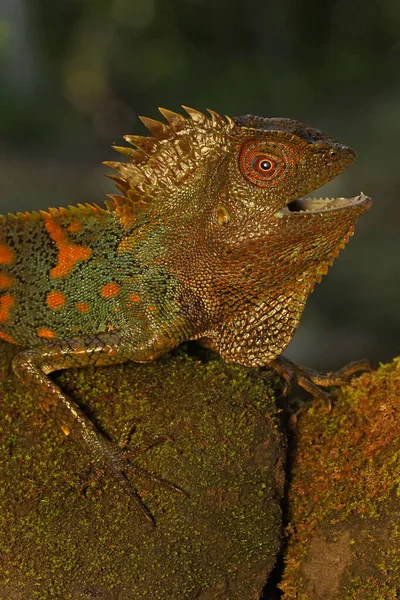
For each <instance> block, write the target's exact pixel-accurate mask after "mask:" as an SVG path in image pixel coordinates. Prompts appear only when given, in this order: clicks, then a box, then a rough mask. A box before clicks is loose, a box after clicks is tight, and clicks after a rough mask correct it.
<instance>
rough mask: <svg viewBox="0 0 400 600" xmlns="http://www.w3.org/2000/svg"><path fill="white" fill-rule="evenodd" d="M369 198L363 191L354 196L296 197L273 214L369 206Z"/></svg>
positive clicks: (333, 210)
mask: <svg viewBox="0 0 400 600" xmlns="http://www.w3.org/2000/svg"><path fill="white" fill-rule="evenodd" d="M370 205H371V199H370V198H368V196H366V195H365V194H363V192H360V194H359V195H358V196H355V197H354V198H298V199H296V200H292V202H289V203H288V204H286V205H285V206H283V207H282V208H280V209H279V210H278V211H277V212H276V213H275V216H283V215H291V216H302V215H306V214H311V213H319V214H322V213H326V212H336V211H341V210H343V209H349V208H355V207H359V206H365V208H369V206H370Z"/></svg>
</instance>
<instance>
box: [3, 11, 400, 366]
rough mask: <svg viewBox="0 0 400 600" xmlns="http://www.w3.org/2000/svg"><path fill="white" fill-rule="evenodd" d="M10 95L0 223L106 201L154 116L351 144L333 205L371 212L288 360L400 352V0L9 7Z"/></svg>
mask: <svg viewBox="0 0 400 600" xmlns="http://www.w3.org/2000/svg"><path fill="white" fill-rule="evenodd" d="M0 90H1V92H0V190H1V192H0V194H1V195H0V198H1V201H0V212H7V211H16V210H21V211H24V210H32V209H35V208H47V207H48V206H60V205H68V204H75V203H77V202H92V201H96V202H101V200H102V199H103V198H104V194H105V193H107V192H110V191H111V190H112V189H113V186H112V183H111V182H110V181H109V180H107V179H106V178H104V177H103V175H104V174H105V173H106V172H107V169H106V168H105V167H103V166H102V165H101V161H102V160H106V159H114V158H116V157H117V155H115V156H114V153H113V151H112V150H111V148H110V146H111V144H112V143H117V144H119V143H121V137H122V135H123V134H126V133H133V132H137V133H143V126H142V125H141V124H140V123H138V118H137V115H138V114H145V115H147V116H151V117H156V115H157V113H156V107H157V106H164V107H167V108H171V109H173V110H179V107H180V104H186V105H189V106H193V107H195V108H198V109H200V110H204V109H206V108H207V107H209V108H213V109H215V110H217V111H219V112H221V113H223V114H228V115H231V116H235V115H240V114H245V113H253V114H256V115H262V116H288V117H292V118H296V119H299V120H300V121H304V122H305V123H308V124H310V125H312V126H314V127H318V128H320V129H322V130H323V131H326V132H327V133H329V134H330V135H332V136H333V137H334V138H336V139H338V140H339V141H341V142H343V143H345V144H348V145H350V146H352V147H353V148H354V149H356V151H357V152H358V161H357V162H356V164H355V165H354V166H353V167H352V168H351V169H350V171H349V172H348V173H345V174H343V175H341V176H340V177H339V178H338V179H337V180H335V181H334V182H332V183H331V184H329V186H325V189H324V190H323V191H322V193H321V195H329V196H330V195H336V194H337V195H346V194H349V195H356V194H358V193H359V192H360V190H362V191H363V192H365V193H367V194H368V195H369V196H371V197H372V198H373V200H374V204H373V207H372V209H371V210H370V211H369V212H368V213H367V214H366V215H365V216H363V217H362V219H361V221H360V222H359V224H358V225H357V227H356V235H355V237H354V238H353V239H352V240H351V242H350V244H349V246H348V247H347V248H346V250H345V251H344V252H342V254H341V255H340V257H339V259H338V260H337V262H336V263H335V265H334V267H333V268H332V269H331V270H330V272H329V275H328V277H326V278H324V279H323V282H322V284H321V285H319V286H317V288H316V291H315V292H314V294H313V295H312V296H311V298H310V300H309V303H308V306H307V309H306V311H305V315H304V318H303V320H302V325H301V327H300V329H299V332H298V333H297V335H296V336H295V339H294V340H293V342H292V344H291V345H290V348H289V350H288V352H287V355H288V356H290V357H292V358H294V359H296V360H298V361H299V362H302V363H306V364H308V365H309V366H315V367H319V368H327V369H333V368H336V367H339V366H340V365H341V364H342V363H344V362H345V361H348V360H353V359H357V358H364V357H367V358H370V359H373V360H388V359H390V358H391V357H392V356H393V355H395V354H396V353H398V349H399V333H400V311H399V308H398V307H399V296H400V294H399V291H400V284H399V275H400V265H399V262H400V261H399V251H400V240H399V220H400V207H399V200H400V198H399V196H400V165H399V156H400V152H399V147H400V96H399V92H400V2H398V0H380V1H379V2H378V1H376V2H375V1H368V2H365V0H338V1H335V2H329V1H324V2H321V0H303V1H295V0H291V1H286V2H274V3H272V2H262V1H257V2H246V3H244V2H243V0H231V1H228V0H219V1H218V0H186V1H185V0H86V1H83V0H56V1H54V0H0ZM156 118H157V117H156Z"/></svg>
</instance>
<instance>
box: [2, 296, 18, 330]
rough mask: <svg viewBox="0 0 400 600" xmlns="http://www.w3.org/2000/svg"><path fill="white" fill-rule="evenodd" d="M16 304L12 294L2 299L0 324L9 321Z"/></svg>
mask: <svg viewBox="0 0 400 600" xmlns="http://www.w3.org/2000/svg"><path fill="white" fill-rule="evenodd" d="M14 304H15V298H14V296H12V295H11V294H4V295H3V296H2V297H1V298H0V323H5V322H6V321H8V318H9V316H10V314H9V313H10V310H11V308H12V307H13V306H14Z"/></svg>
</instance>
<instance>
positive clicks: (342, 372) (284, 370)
mask: <svg viewBox="0 0 400 600" xmlns="http://www.w3.org/2000/svg"><path fill="white" fill-rule="evenodd" d="M268 367H270V368H271V369H273V370H274V371H275V372H276V373H278V375H280V376H281V377H282V378H283V380H284V382H285V383H284V387H283V395H285V396H287V395H288V393H289V392H290V389H291V387H292V385H293V384H294V383H297V384H298V385H299V386H300V387H302V388H303V389H304V390H306V391H307V392H309V393H310V394H311V395H312V397H313V398H314V399H315V400H322V401H323V402H324V403H325V404H326V405H327V406H328V407H329V408H332V399H331V396H330V394H329V393H328V392H326V391H325V390H322V389H321V387H329V386H341V385H344V384H345V383H347V382H348V381H349V380H350V379H351V377H352V376H353V375H354V374H355V373H358V372H360V371H372V370H373V369H374V367H373V365H372V363H371V362H370V361H368V360H359V361H354V362H351V363H349V364H347V365H345V366H344V367H342V368H341V369H339V370H338V371H336V372H334V373H326V374H325V373H319V372H318V371H314V370H313V369H309V368H307V367H303V366H301V365H296V364H295V363H293V362H292V361H290V360H288V359H287V358H284V357H283V356H279V357H278V358H276V359H275V360H273V361H272V362H271V363H270V364H269V365H268Z"/></svg>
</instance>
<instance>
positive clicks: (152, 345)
mask: <svg viewBox="0 0 400 600" xmlns="http://www.w3.org/2000/svg"><path fill="white" fill-rule="evenodd" d="M183 108H184V110H185V111H186V113H187V114H188V116H183V115H181V114H178V113H175V112H172V111H170V110H166V109H163V108H160V109H159V110H160V112H161V114H162V115H163V117H164V118H165V122H161V121H157V120H154V119H150V118H146V117H141V120H142V122H143V123H144V125H145V126H146V127H147V128H148V130H149V132H150V134H151V135H150V136H139V135H127V136H125V140H126V141H127V142H128V143H129V144H130V146H126V147H125V146H124V147H121V146H115V147H114V148H115V149H116V150H117V151H118V152H120V153H121V154H122V155H123V156H124V157H125V158H127V159H128V160H127V161H126V160H125V161H124V162H115V161H107V162H105V164H106V165H107V166H108V167H111V168H112V169H113V170H114V171H115V173H116V175H110V177H111V178H112V179H114V181H115V183H116V186H117V188H118V189H119V192H120V193H119V194H110V195H109V199H108V200H106V201H105V203H104V205H103V206H100V205H98V204H78V205H76V206H69V207H68V208H65V207H61V208H49V209H48V210H47V211H43V210H40V211H33V212H31V213H28V212H24V213H22V212H18V213H16V214H7V215H4V216H1V217H0V339H2V340H5V341H6V342H9V343H12V344H16V345H18V346H20V349H19V351H18V352H17V354H16V356H15V358H14V359H13V363H12V369H13V371H14V373H15V375H16V376H17V377H18V378H19V379H20V380H21V381H22V382H23V383H24V384H25V385H26V386H29V388H30V390H32V391H34V392H35V393H36V395H37V397H38V399H39V403H40V405H41V407H42V408H43V409H44V410H45V411H46V412H47V413H49V415H50V416H51V417H53V418H54V419H55V421H56V422H57V424H58V425H59V426H60V428H61V430H62V432H63V433H64V434H65V435H67V436H71V437H74V438H75V439H78V440H81V441H82V442H83V443H84V444H85V447H86V448H87V449H88V450H89V451H90V453H91V454H92V456H93V459H94V462H95V464H96V465H97V467H98V468H100V465H101V466H103V468H104V470H105V471H106V472H108V473H110V474H111V475H112V476H114V477H115V478H116V479H117V480H118V481H119V482H120V484H121V485H122V487H123V488H124V489H125V491H126V492H127V493H128V494H129V495H130V496H131V498H132V499H133V500H134V501H135V502H136V504H137V505H138V506H139V507H140V509H141V510H142V512H143V513H144V514H145V516H146V517H147V518H148V520H149V521H152V515H151V514H150V512H149V511H148V509H147V508H146V507H145V506H144V504H143V502H142V501H141V499H140V497H139V496H138V494H137V492H136V491H135V490H134V489H133V486H131V484H130V482H129V478H128V477H127V473H128V472H129V458H128V452H126V449H124V450H123V449H122V448H120V447H119V446H118V445H117V444H115V443H113V442H111V441H110V440H109V439H108V438H106V437H105V436H103V435H102V434H101V433H100V432H99V431H98V430H97V428H96V427H95V425H94V424H93V423H92V422H91V420H90V419H89V418H88V417H87V416H86V415H85V414H84V412H83V411H82V410H81V409H80V407H79V406H78V404H77V403H76V402H75V401H74V400H73V399H72V398H70V397H68V396H67V394H66V393H64V391H63V390H62V389H61V388H60V387H59V386H57V385H56V384H55V383H54V382H53V381H52V380H51V378H50V377H49V374H50V373H52V372H53V371H56V370H60V369H68V368H71V367H86V366H89V365H92V366H93V365H94V366H99V365H100V366H104V365H112V364H116V363H122V362H125V361H128V360H131V361H134V362H137V363H143V362H147V361H152V360H154V359H156V358H157V357H159V356H160V355H162V354H163V353H166V352H168V351H169V350H171V349H173V348H175V347H176V346H178V345H179V344H181V343H182V342H185V341H187V340H200V341H201V342H203V343H204V344H206V345H209V346H211V347H212V348H214V349H215V350H216V351H217V352H219V354H220V355H221V357H222V358H223V359H224V360H226V361H227V362H232V363H238V364H241V365H245V366H248V367H257V366H264V367H265V366H268V367H270V368H272V369H274V370H276V371H277V372H278V373H280V374H281V375H283V376H284V378H285V379H286V381H287V382H290V381H291V380H292V379H293V378H295V379H297V380H298V382H299V383H300V384H301V385H302V386H303V387H304V388H306V389H308V390H309V391H311V392H312V393H313V394H314V395H315V396H318V394H319V393H323V392H322V390H321V392H319V390H320V388H318V385H322V386H325V385H331V384H338V383H340V382H341V381H342V380H343V377H345V378H346V377H348V376H349V375H351V374H352V373H353V372H355V371H356V370H359V369H361V368H364V366H365V365H364V363H354V364H352V365H350V366H349V367H348V368H347V369H346V368H345V369H343V370H342V371H341V372H338V373H336V374H334V375H331V376H329V375H325V376H324V375H318V374H316V373H314V372H312V371H311V370H307V369H305V368H303V367H295V366H293V365H292V364H291V363H289V362H288V361H287V360H286V359H284V358H283V357H281V356H280V355H281V353H282V352H283V350H284V349H285V348H286V346H287V345H288V343H289V342H290V340H291V338H292V336H293V334H294V332H295V330H296V328H297V326H298V324H299V320H300V317H301V314H302V312H303V309H304V306H305V303H306V300H307V297H308V296H309V294H310V292H311V291H312V290H313V288H314V285H315V283H316V282H318V281H320V279H321V277H322V275H324V274H326V272H327V270H328V267H329V266H330V265H331V264H332V262H333V261H334V258H335V257H336V256H337V254H338V252H339V250H340V249H342V248H343V247H344V246H345V244H346V242H347V241H348V239H349V237H350V236H351V235H352V234H353V230H354V225H355V223H356V221H357V220H358V218H359V217H360V215H361V214H362V213H364V212H365V211H366V210H367V209H368V208H369V207H370V205H371V201H370V199H369V198H367V197H366V196H365V195H364V194H360V195H359V196H356V197H354V198H328V199H321V198H319V199H316V198H305V197H304V196H306V195H307V194H309V193H310V192H312V191H314V190H315V189H317V188H319V187H320V186H321V185H323V184H325V183H326V182H328V181H330V180H331V179H333V178H334V177H335V176H337V175H338V174H339V173H341V172H342V171H343V170H344V169H346V168H347V167H348V166H349V165H350V164H351V163H352V162H353V160H354V158H355V152H354V151H353V150H351V149H350V148H348V147H346V146H344V145H342V144H340V143H338V142H336V141H334V140H333V139H332V138H330V137H329V136H327V135H325V134H323V133H322V132H320V131H319V130H317V129H315V128H312V127H308V126H306V125H303V124H301V123H299V122H297V121H295V120H292V119H287V118H264V117H257V116H251V115H245V116H240V117H235V118H230V117H223V116H221V115H219V114H218V113H216V112H215V111H212V110H209V111H208V115H206V114H203V113H202V112H200V111H197V110H195V109H192V108H189V107H185V106H184V107H183Z"/></svg>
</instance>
